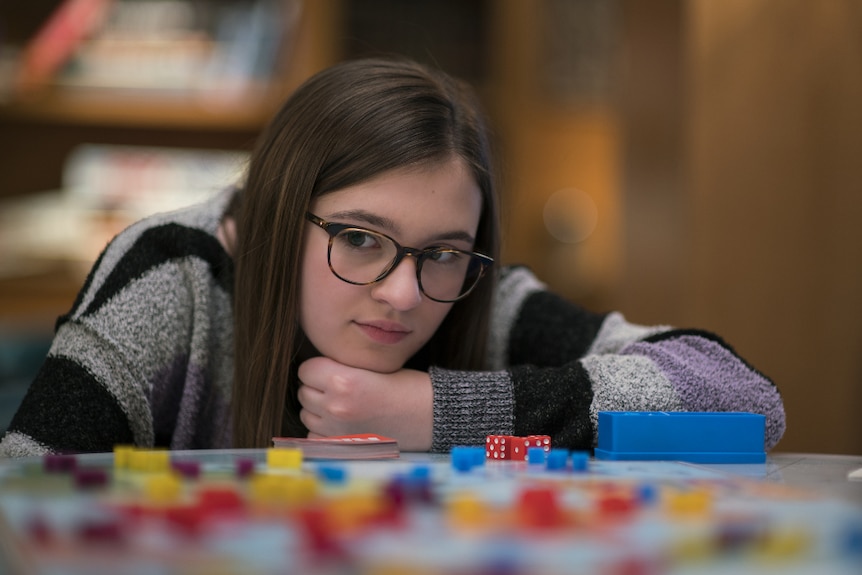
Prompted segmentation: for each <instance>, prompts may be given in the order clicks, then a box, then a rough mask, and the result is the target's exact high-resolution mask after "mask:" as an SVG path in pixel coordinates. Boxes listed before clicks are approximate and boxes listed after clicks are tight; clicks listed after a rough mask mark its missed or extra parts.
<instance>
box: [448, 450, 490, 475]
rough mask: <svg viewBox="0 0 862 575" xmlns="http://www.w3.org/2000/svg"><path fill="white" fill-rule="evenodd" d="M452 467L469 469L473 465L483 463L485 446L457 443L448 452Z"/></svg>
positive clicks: (461, 469)
mask: <svg viewBox="0 0 862 575" xmlns="http://www.w3.org/2000/svg"><path fill="white" fill-rule="evenodd" d="M450 456H451V459H452V467H453V468H454V469H456V470H458V471H470V470H471V469H473V468H474V467H477V466H480V465H485V448H484V447H474V446H466V445H457V446H455V447H453V448H452V451H451V452H450Z"/></svg>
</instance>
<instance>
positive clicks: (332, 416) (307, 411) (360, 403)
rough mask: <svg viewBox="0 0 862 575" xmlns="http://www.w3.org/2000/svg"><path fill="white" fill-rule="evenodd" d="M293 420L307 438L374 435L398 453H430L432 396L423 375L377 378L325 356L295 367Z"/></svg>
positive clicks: (412, 373)
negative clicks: (296, 385)
mask: <svg viewBox="0 0 862 575" xmlns="http://www.w3.org/2000/svg"><path fill="white" fill-rule="evenodd" d="M299 380H300V381H301V382H302V385H300V387H299V392H298V397H299V402H300V404H302V410H301V411H300V412H299V417H300V419H301V420H302V423H303V424H305V426H306V427H307V428H308V437H310V438H315V437H326V436H332V435H350V434H355V433H376V434H379V435H384V436H387V437H391V438H393V439H396V440H397V441H398V445H399V447H400V448H401V450H403V451H428V450H429V449H431V434H432V427H433V392H432V389H431V379H430V377H429V376H428V374H427V373H425V372H422V371H415V370H411V369H401V370H399V371H396V372H394V373H377V372H374V371H367V370H364V369H358V368H355V367H348V366H346V365H343V364H340V363H338V362H336V361H333V360H331V359H329V358H326V357H314V358H311V359H309V360H307V361H305V362H303V363H302V364H301V365H300V366H299Z"/></svg>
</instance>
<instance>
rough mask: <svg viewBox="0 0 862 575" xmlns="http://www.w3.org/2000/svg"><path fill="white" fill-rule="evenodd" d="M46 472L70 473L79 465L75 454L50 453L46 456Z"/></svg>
mask: <svg viewBox="0 0 862 575" xmlns="http://www.w3.org/2000/svg"><path fill="white" fill-rule="evenodd" d="M44 465H45V466H44V469H45V472H46V473H68V472H70V471H74V470H75V468H76V467H77V466H78V460H77V459H76V458H75V456H74V455H61V454H53V453H52V454H48V455H46V456H45V458H44Z"/></svg>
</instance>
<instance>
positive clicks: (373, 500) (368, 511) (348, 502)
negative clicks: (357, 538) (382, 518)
mask: <svg viewBox="0 0 862 575" xmlns="http://www.w3.org/2000/svg"><path fill="white" fill-rule="evenodd" d="M382 511H383V502H382V500H381V498H380V496H379V495H373V494H366V493H355V492H353V493H345V494H343V495H342V496H340V497H337V498H334V499H332V500H331V501H330V502H329V505H328V507H327V516H328V518H329V521H330V525H331V527H332V529H334V530H336V531H348V532H350V531H356V530H361V529H362V528H363V527H364V526H365V525H367V524H368V522H369V521H370V520H371V519H372V518H374V517H379V515H380V514H381V513H382Z"/></svg>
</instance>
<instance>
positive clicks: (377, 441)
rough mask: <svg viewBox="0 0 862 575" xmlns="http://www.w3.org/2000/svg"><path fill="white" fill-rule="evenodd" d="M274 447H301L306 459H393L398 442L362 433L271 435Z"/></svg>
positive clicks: (396, 453) (397, 454) (397, 451)
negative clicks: (317, 437)
mask: <svg viewBox="0 0 862 575" xmlns="http://www.w3.org/2000/svg"><path fill="white" fill-rule="evenodd" d="M272 444H273V446H274V447H288V448H293V449H301V450H302V455H303V457H305V458H308V459H393V458H396V457H399V449H398V442H397V441H395V440H394V439H391V438H389V437H383V436H382V435H375V434H373V433H363V434H358V435H339V436H335V437H324V438H321V439H308V438H305V437H273V438H272Z"/></svg>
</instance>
